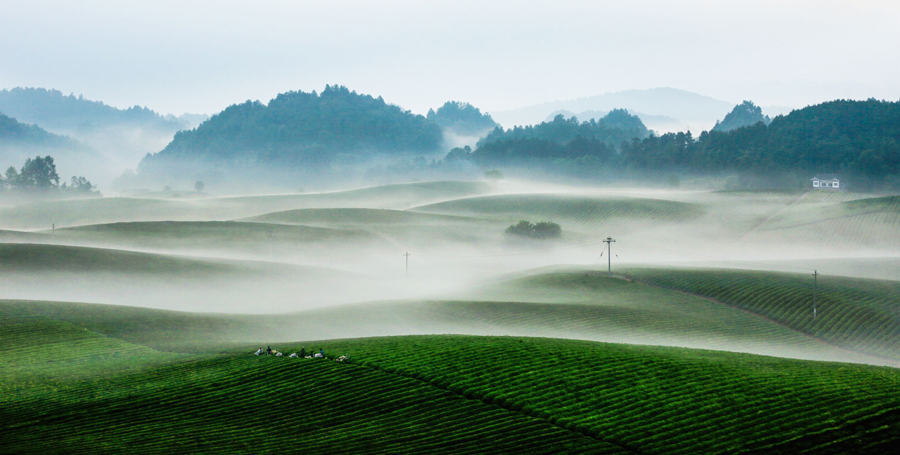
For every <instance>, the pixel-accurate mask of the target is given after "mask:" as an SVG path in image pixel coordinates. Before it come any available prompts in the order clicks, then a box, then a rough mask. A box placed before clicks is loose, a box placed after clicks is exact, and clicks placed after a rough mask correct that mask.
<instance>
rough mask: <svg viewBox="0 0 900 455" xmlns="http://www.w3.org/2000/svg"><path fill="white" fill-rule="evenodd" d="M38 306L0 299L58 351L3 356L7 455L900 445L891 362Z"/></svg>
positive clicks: (11, 329)
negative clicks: (172, 347)
mask: <svg viewBox="0 0 900 455" xmlns="http://www.w3.org/2000/svg"><path fill="white" fill-rule="evenodd" d="M16 305H19V308H18V309H17V308H16V307H15V306H16ZM23 305H24V303H18V304H5V305H0V311H5V312H4V313H2V315H3V317H2V318H0V339H4V340H11V343H10V344H13V345H15V346H38V347H41V346H45V347H46V348H39V350H37V351H34V352H33V353H32V354H31V355H22V352H21V350H19V349H8V348H6V349H0V358H2V359H3V362H4V363H3V367H0V390H4V391H5V392H6V393H3V394H0V403H2V405H0V442H2V445H3V447H4V453H64V452H69V453H70V452H72V451H76V452H79V453H122V452H134V451H135V450H140V451H141V452H142V453H157V452H160V453H163V452H164V453H198V452H205V453H225V452H227V453H235V452H248V453H249V452H253V453H258V452H260V451H273V452H284V451H292V452H302V453H343V452H366V453H372V452H391V453H397V452H402V453H434V452H436V451H438V452H441V453H598V454H607V453H608V454H624V453H643V454H679V453H685V454H694V453H710V454H715V453H735V452H739V451H748V450H766V451H773V450H782V451H784V450H788V449H790V450H793V449H795V448H797V447H802V448H807V449H811V452H810V453H829V452H827V451H826V450H825V449H827V448H829V447H832V448H833V447H840V448H842V449H843V450H842V451H841V452H839V453H883V452H879V451H878V450H879V449H880V450H884V447H885V444H890V443H894V442H897V441H898V440H900V430H898V428H900V427H898V426H896V425H893V424H892V422H895V421H896V420H897V418H898V416H900V398H898V397H900V373H898V370H895V369H890V368H883V367H870V366H861V365H849V364H837V363H821V362H809V361H798V360H786V359H778V358H773V357H761V356H753V355H746V354H731V353H724V352H715V351H700V350H689V349H678V348H664V347H649V346H643V347H641V346H628V345H617V344H604V343H594V342H586V341H570V340H559V339H546V338H512V337H499V338H497V337H466V336H414V337H390V338H369V339H358V340H333V341H323V342H304V343H288V344H284V345H278V346H274V347H277V348H281V350H282V351H284V352H292V351H294V350H297V351H299V348H300V345H301V344H302V345H303V346H305V347H306V348H307V349H310V350H311V349H315V350H318V349H319V348H322V349H324V350H325V352H326V353H327V354H329V355H330V356H337V355H349V356H350V357H351V359H352V361H351V363H349V364H346V363H339V362H333V361H329V360H310V359H289V358H287V357H265V356H263V357H262V358H259V357H255V356H252V355H250V351H252V350H253V349H255V348H256V347H257V343H247V345H246V346H243V347H241V348H235V349H233V350H231V351H228V352H223V353H221V354H192V355H184V354H169V353H163V352H158V351H155V350H154V349H152V348H149V347H142V346H140V345H138V344H136V343H134V342H133V341H126V340H122V339H121V338H119V336H120V335H121V334H122V333H126V332H127V330H123V329H122V326H127V325H131V326H133V327H134V326H136V325H137V324H138V322H137V321H139V319H137V320H131V321H130V322H129V318H120V319H119V320H118V321H115V319H112V320H109V321H107V322H106V323H103V321H102V319H103V317H98V316H95V317H94V318H95V323H94V324H95V325H94V326H91V327H84V326H81V325H78V324H74V323H71V322H67V321H64V320H60V319H56V318H55V317H54V316H52V315H51V314H45V315H44V316H41V317H38V316H36V315H35V314H34V313H28V312H27V311H24V312H23V311H22V306H23ZM29 314H30V315H29ZM161 325H164V324H161ZM117 331H118V332H117ZM102 343H106V344H102ZM10 344H7V343H4V345H3V346H4V347H6V346H9V345H10ZM63 352H65V354H64V355H60V356H57V355H55V354H57V353H60V354H62V353H63ZM104 355H105V357H104ZM57 357H58V358H57ZM8 362H13V363H8ZM48 362H49V363H48ZM54 362H58V363H54ZM7 365H11V366H12V367H6V366H7ZM29 365H32V366H29ZM798 438H800V439H798ZM841 444H843V446H842V445H841ZM866 446H868V449H865V447H866Z"/></svg>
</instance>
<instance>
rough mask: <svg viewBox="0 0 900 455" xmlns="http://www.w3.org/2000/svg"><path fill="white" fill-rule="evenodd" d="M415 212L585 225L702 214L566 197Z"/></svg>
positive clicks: (459, 202)
mask: <svg viewBox="0 0 900 455" xmlns="http://www.w3.org/2000/svg"><path fill="white" fill-rule="evenodd" d="M414 210H416V211H420V212H426V213H440V214H447V215H462V216H476V217H486V218H492V219H500V220H505V221H510V220H512V221H515V220H520V219H529V220H532V221H535V220H553V221H568V222H575V223H581V224H588V225H596V224H597V223H601V222H609V221H616V220H653V221H669V222H675V221H685V220H691V219H694V218H696V217H698V216H700V215H701V214H702V213H703V208H702V207H701V206H700V205H697V204H691V203H685V202H675V201H666V200H659V199H640V198H613V197H590V196H579V195H567V194H504V195H496V196H479V197H470V198H464V199H456V200H452V201H447V202H440V203H436V204H430V205H425V206H419V207H416V208H415V209H414Z"/></svg>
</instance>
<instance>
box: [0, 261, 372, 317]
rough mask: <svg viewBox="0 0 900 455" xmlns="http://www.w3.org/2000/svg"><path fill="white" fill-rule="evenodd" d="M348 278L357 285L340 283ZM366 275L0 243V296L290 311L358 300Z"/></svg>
mask: <svg viewBox="0 0 900 455" xmlns="http://www.w3.org/2000/svg"><path fill="white" fill-rule="evenodd" d="M348 281H352V282H354V283H356V284H357V285H358V286H359V287H361V289H356V288H354V287H340V286H339V283H346V282H348ZM368 283H369V281H367V280H366V277H363V276H359V275H357V274H354V273H350V272H345V271H341V270H336V269H328V268H324V267H315V266H302V265H292V264H282V263H271V262H260V261H247V260H225V259H211V258H189V257H184V256H175V255H165V254H156V253H143V252H134V251H124V250H114V249H105V248H88V247H76V246H67V245H49V244H0V298H12V299H29V300H67V301H83V302H103V303H116V304H126V305H137V306H146V307H152V308H168V309H181V310H194V311H216V312H234V311H236V310H237V311H255V312H260V313H273V312H279V311H280V312H283V311H296V310H298V309H301V308H304V307H308V306H310V305H313V304H315V303H318V304H319V305H322V304H324V303H334V302H335V301H354V300H359V297H358V295H359V293H362V292H364V291H369V292H372V288H371V287H366V284H368Z"/></svg>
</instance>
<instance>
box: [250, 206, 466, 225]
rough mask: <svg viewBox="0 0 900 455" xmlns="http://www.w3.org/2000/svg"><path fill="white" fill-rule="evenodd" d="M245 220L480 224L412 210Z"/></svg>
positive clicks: (309, 212) (301, 212)
mask: <svg viewBox="0 0 900 455" xmlns="http://www.w3.org/2000/svg"><path fill="white" fill-rule="evenodd" d="M245 221H253V222H261V223H283V224H305V225H382V224H386V225H395V224H409V223H418V224H441V223H453V222H457V223H464V222H478V221H480V220H478V219H475V218H467V217H461V216H452V215H434V214H430V213H419V212H412V211H408V210H388V209H365V208H342V209H327V208H326V209H298V210H285V211H283V212H274V213H267V214H265V215H260V216H254V217H250V218H247V219H246V220H245Z"/></svg>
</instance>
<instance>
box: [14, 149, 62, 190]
mask: <svg viewBox="0 0 900 455" xmlns="http://www.w3.org/2000/svg"><path fill="white" fill-rule="evenodd" d="M16 186H17V187H18V188H21V189H28V190H37V191H47V190H51V189H54V188H58V187H59V174H57V173H56V164H55V163H54V162H53V157H52V156H45V157H43V158H42V157H40V156H36V157H34V158H28V159H26V160H25V164H24V165H23V166H22V170H21V172H20V173H19V176H18V178H17V184H16Z"/></svg>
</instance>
